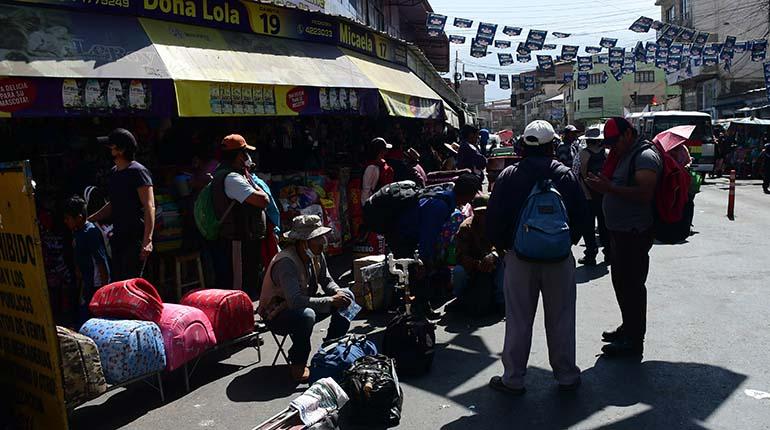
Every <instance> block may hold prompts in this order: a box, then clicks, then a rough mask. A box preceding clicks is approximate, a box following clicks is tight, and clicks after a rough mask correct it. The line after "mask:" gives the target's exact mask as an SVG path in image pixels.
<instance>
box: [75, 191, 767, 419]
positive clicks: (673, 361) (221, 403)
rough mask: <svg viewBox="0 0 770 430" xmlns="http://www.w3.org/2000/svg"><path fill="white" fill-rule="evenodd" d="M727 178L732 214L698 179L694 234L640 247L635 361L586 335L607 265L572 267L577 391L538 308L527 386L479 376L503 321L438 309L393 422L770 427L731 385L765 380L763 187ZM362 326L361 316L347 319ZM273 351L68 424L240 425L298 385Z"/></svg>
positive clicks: (104, 402)
mask: <svg viewBox="0 0 770 430" xmlns="http://www.w3.org/2000/svg"><path fill="white" fill-rule="evenodd" d="M737 188H738V191H737V199H736V220H735V221H734V222H730V221H728V220H727V218H726V217H725V212H726V203H727V190H726V181H725V180H715V181H710V183H709V184H707V185H704V186H703V192H702V193H701V194H700V195H699V196H698V197H697V199H696V218H695V229H696V230H697V231H698V234H697V235H695V236H692V237H691V238H690V240H689V242H688V243H686V244H682V245H677V246H655V247H654V248H653V251H652V264H651V273H650V279H649V281H648V288H649V304H648V309H649V316H648V335H647V343H646V350H645V357H644V361H643V362H642V363H641V364H639V363H636V364H634V363H632V362H616V361H607V360H605V359H602V358H597V356H596V354H597V353H598V352H599V350H600V347H601V345H602V344H601V342H600V334H601V332H602V330H606V329H609V328H613V327H614V326H616V325H617V324H618V322H619V312H618V309H617V305H616V303H615V298H614V294H613V292H612V286H611V284H610V278H609V274H608V273H607V268H606V267H605V266H599V267H597V268H595V269H590V270H589V269H586V268H579V269H578V282H579V285H578V313H577V318H578V323H577V357H578V365H579V366H580V367H581V369H582V370H583V372H584V373H583V386H582V387H581V388H580V390H579V391H578V392H576V393H571V394H562V393H559V392H557V390H556V387H555V381H554V380H553V379H552V377H551V373H550V368H549V365H548V357H547V351H546V345H545V335H544V330H543V323H542V310H541V311H540V312H539V314H538V316H537V319H536V323H535V334H534V341H533V346H532V354H531V358H530V369H529V372H528V375H527V389H528V392H527V393H526V395H524V396H522V397H518V398H512V397H506V396H505V395H502V394H499V393H497V392H493V391H491V390H490V389H489V388H487V386H486V383H487V381H488V380H489V378H490V377H492V376H494V375H497V374H499V373H501V371H502V364H501V363H500V360H499V354H500V352H501V351H502V343H503V334H504V333H503V323H502V322H500V321H478V320H470V319H464V318H460V317H448V318H445V319H444V320H442V321H440V322H439V324H440V328H439V331H438V337H439V342H440V345H439V349H438V351H437V353H436V361H435V363H434V366H433V369H432V372H431V373H430V374H429V375H426V376H424V377H422V378H419V379H414V380H405V381H402V382H403V386H404V391H405V402H404V409H403V419H402V422H401V426H400V428H404V429H439V428H442V429H448V430H455V429H463V430H467V429H497V428H499V429H511V428H528V429H529V428H535V429H555V428H577V429H595V428H613V429H615V428H621V429H644V428H650V429H680V428H707V429H766V428H770V399H765V400H756V399H754V398H752V397H749V396H747V395H746V394H745V393H744V390H746V389H754V390H761V391H768V392H770V366H769V365H768V363H770V324H769V323H768V310H769V309H770V293H769V292H768V285H770V284H769V283H768V281H767V279H769V278H770V264H769V263H768V261H767V259H768V258H769V256H770V252H768V248H767V246H768V245H767V240H768V238H769V237H770V235H769V234H768V225H770V196H766V195H764V194H762V190H761V187H760V186H759V183H758V182H757V181H744V182H741V183H740V184H739V186H738V187H737ZM575 252H576V257H577V256H578V254H579V253H582V248H576V249H575ZM325 326H326V325H325V324H323V325H322V327H324V328H325ZM375 328H376V327H373V326H369V325H367V324H366V323H365V322H363V321H362V322H360V324H359V327H358V328H357V330H359V331H364V332H366V331H371V330H374V329H375ZM321 335H322V334H320V333H319V334H318V336H316V342H320V337H321ZM274 351H275V345H274V344H273V340H272V339H271V338H265V346H264V348H263V361H262V363H261V364H257V365H254V366H250V367H243V366H244V365H248V364H249V363H250V362H251V361H253V360H255V359H256V353H255V351H253V350H244V351H242V352H240V353H238V354H236V355H234V356H233V357H231V358H229V359H227V360H225V361H223V362H222V363H214V362H209V363H204V364H203V365H202V367H201V368H199V369H198V370H197V373H196V375H195V377H194V379H193V390H192V392H191V393H189V394H185V393H184V390H183V388H182V387H183V384H182V381H181V378H180V379H178V380H175V379H173V378H172V379H170V380H168V381H167V383H166V387H167V397H168V398H167V402H166V403H165V404H164V405H161V403H160V400H159V399H158V396H157V395H156V393H154V392H153V391H152V390H151V389H150V388H149V387H143V386H140V385H136V386H133V387H131V389H130V390H125V391H123V390H122V391H118V392H116V393H115V394H114V395H112V396H111V397H109V398H106V399H100V400H98V401H97V402H93V403H90V404H88V405H86V406H84V407H81V408H80V409H78V410H77V411H76V412H75V413H74V417H73V421H72V424H73V428H75V429H114V428H126V429H152V430H166V429H169V430H180V429H196V428H214V429H232V430H234V429H250V428H252V427H253V426H254V425H256V424H258V423H259V422H261V421H262V420H264V419H266V418H267V417H269V416H271V415H272V414H274V413H276V412H278V411H280V410H281V409H283V408H284V407H285V406H286V405H287V404H288V402H289V400H290V399H291V398H293V397H294V396H296V395H297V393H298V392H300V391H301V389H295V388H294V387H292V386H289V385H286V382H285V380H286V379H285V376H286V374H287V371H286V368H285V367H283V366H281V367H271V366H269V364H270V362H271V361H272V357H273V354H274Z"/></svg>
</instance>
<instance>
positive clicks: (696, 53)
mask: <svg viewBox="0 0 770 430" xmlns="http://www.w3.org/2000/svg"><path fill="white" fill-rule="evenodd" d="M703 48H704V46H703V45H696V44H694V43H693V44H692V46H691V47H690V56H691V57H692V58H700V57H701V56H702V55H703Z"/></svg>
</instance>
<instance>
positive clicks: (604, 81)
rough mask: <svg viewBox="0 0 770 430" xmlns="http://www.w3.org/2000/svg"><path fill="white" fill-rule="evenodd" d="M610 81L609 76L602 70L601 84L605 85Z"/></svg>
mask: <svg viewBox="0 0 770 430" xmlns="http://www.w3.org/2000/svg"><path fill="white" fill-rule="evenodd" d="M609 80H610V76H609V75H608V74H607V71H606V70H602V83H603V84H606V83H607V81H609Z"/></svg>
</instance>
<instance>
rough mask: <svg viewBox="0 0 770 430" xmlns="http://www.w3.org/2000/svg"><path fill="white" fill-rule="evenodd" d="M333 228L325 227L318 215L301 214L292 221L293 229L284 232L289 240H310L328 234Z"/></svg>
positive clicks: (284, 235)
mask: <svg viewBox="0 0 770 430" xmlns="http://www.w3.org/2000/svg"><path fill="white" fill-rule="evenodd" d="M330 231H332V229H330V228H329V227H324V225H323V223H322V222H321V218H320V217H319V216H318V215H299V216H296V217H294V219H293V220H292V222H291V230H289V231H287V232H286V233H284V234H283V237H284V238H286V239H289V240H310V239H315V238H316V237H320V236H323V235H325V234H328V233H329V232H330Z"/></svg>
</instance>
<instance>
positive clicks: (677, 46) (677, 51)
mask: <svg viewBox="0 0 770 430" xmlns="http://www.w3.org/2000/svg"><path fill="white" fill-rule="evenodd" d="M668 55H669V56H672V55H682V44H681V43H672V44H671V46H669V47H668Z"/></svg>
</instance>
